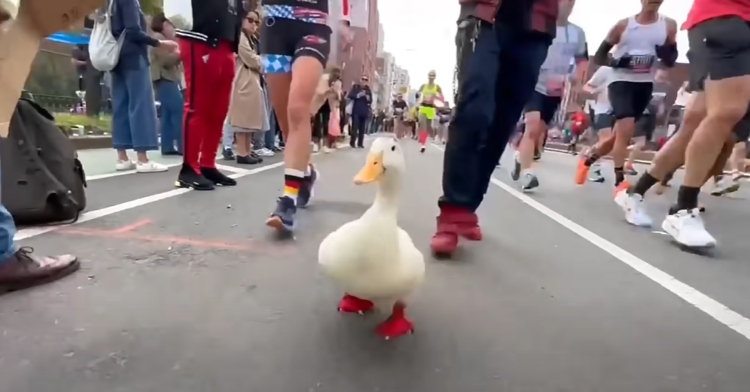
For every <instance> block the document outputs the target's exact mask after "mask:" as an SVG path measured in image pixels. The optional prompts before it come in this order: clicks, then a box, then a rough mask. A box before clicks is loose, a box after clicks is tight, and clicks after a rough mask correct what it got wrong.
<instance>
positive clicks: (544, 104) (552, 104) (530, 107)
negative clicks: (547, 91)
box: [523, 91, 562, 125]
mask: <svg viewBox="0 0 750 392" xmlns="http://www.w3.org/2000/svg"><path fill="white" fill-rule="evenodd" d="M561 102H562V98H561V97H549V96H546V95H544V94H542V93H540V92H538V91H534V93H533V94H532V95H531V99H529V102H527V103H526V107H525V108H524V110H523V112H524V113H529V112H539V117H541V119H542V122H544V123H545V124H548V125H549V123H550V122H551V121H552V119H553V118H554V117H555V113H557V109H558V108H560V103H561Z"/></svg>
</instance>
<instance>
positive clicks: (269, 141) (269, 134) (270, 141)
mask: <svg viewBox="0 0 750 392" xmlns="http://www.w3.org/2000/svg"><path fill="white" fill-rule="evenodd" d="M268 122H269V123H270V129H269V130H267V131H266V133H265V134H264V135H263V145H264V147H266V148H267V149H269V150H271V149H273V148H275V147H276V115H275V114H274V112H273V110H271V111H270V113H269V115H268Z"/></svg>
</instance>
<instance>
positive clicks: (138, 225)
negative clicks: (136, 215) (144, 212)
mask: <svg viewBox="0 0 750 392" xmlns="http://www.w3.org/2000/svg"><path fill="white" fill-rule="evenodd" d="M149 224H151V219H143V220H139V221H138V222H135V223H133V224H129V225H126V226H123V227H121V228H119V229H117V230H111V231H104V232H109V233H111V234H124V233H127V232H129V231H134V230H137V229H140V228H141V227H143V226H146V225H149Z"/></svg>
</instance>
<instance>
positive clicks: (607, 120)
mask: <svg viewBox="0 0 750 392" xmlns="http://www.w3.org/2000/svg"><path fill="white" fill-rule="evenodd" d="M614 124H615V118H614V117H612V115H611V114H609V113H600V114H597V115H595V116H594V123H593V128H594V130H595V131H597V132H599V131H601V130H602V129H607V128H612V126H613V125H614Z"/></svg>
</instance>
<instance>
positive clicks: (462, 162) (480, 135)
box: [438, 19, 550, 211]
mask: <svg viewBox="0 0 750 392" xmlns="http://www.w3.org/2000/svg"><path fill="white" fill-rule="evenodd" d="M549 45H550V40H549V39H548V38H544V37H540V36H536V35H533V34H529V33H527V32H523V31H519V30H516V29H512V28H509V27H508V26H505V25H504V24H502V23H501V22H496V23H495V25H494V26H493V25H491V24H489V23H485V22H480V21H478V20H476V19H468V20H465V21H462V22H461V23H460V24H459V28H458V32H457V33H456V46H457V56H458V58H457V61H456V63H457V64H458V70H457V77H458V94H457V98H458V101H457V105H456V112H455V115H454V117H453V120H452V121H451V124H450V126H449V127H448V143H447V144H446V147H445V158H444V160H443V196H442V197H441V198H440V200H439V202H438V203H439V204H440V205H441V206H445V205H450V206H457V207H463V208H466V209H469V210H471V211H476V209H477V207H479V205H480V204H481V202H482V200H483V199H484V194H485V193H486V192H487V187H488V186H489V183H490V178H491V177H492V172H493V171H494V170H495V167H496V165H497V162H498V161H499V160H500V156H501V155H502V153H503V151H504V150H505V146H506V144H507V143H508V140H509V139H510V136H511V134H512V133H513V131H514V129H515V126H516V123H517V122H518V118H519V117H520V116H521V111H522V110H523V108H524V106H525V105H526V102H528V100H529V99H530V98H531V94H532V93H533V92H534V86H535V85H536V81H537V78H538V76H539V68H540V67H541V66H542V62H544V59H545V57H546V56H547V49H548V47H549Z"/></svg>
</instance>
